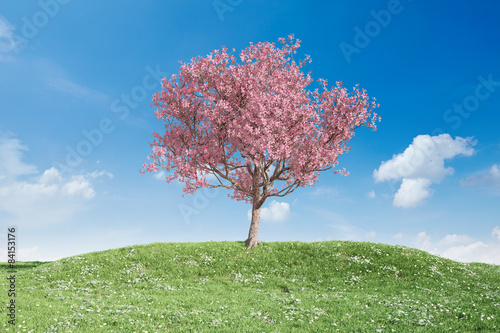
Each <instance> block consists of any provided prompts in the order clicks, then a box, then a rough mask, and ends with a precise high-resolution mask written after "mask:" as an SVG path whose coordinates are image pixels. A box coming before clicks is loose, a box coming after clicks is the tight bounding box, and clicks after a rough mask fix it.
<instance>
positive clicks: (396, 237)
mask: <svg viewBox="0 0 500 333" xmlns="http://www.w3.org/2000/svg"><path fill="white" fill-rule="evenodd" d="M393 237H394V238H395V239H402V238H403V237H404V235H403V233H401V232H398V233H397V234H395V235H394V236H393Z"/></svg>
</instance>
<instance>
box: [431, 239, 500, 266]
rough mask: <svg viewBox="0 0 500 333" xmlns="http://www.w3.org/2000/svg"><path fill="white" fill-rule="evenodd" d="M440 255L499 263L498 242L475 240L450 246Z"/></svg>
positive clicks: (459, 259)
mask: <svg viewBox="0 0 500 333" xmlns="http://www.w3.org/2000/svg"><path fill="white" fill-rule="evenodd" d="M441 256H443V257H445V258H448V259H452V260H455V261H460V262H483V263H487V264H495V265H500V244H485V243H483V242H480V241H479V242H475V243H472V244H469V245H460V246H454V247H450V248H449V249H447V250H445V251H443V253H441Z"/></svg>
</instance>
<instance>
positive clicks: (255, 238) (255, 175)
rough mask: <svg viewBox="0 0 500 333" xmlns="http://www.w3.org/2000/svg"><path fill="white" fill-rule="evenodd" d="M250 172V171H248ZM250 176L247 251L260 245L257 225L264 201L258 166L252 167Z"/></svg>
mask: <svg viewBox="0 0 500 333" xmlns="http://www.w3.org/2000/svg"><path fill="white" fill-rule="evenodd" d="M249 171H252V170H249ZM251 175H252V183H253V184H252V190H253V196H252V222H251V223H250V230H249V231H248V238H247V240H246V241H245V244H246V245H247V250H248V249H250V248H252V247H254V246H257V245H262V243H261V242H260V241H259V225H260V208H261V207H262V204H263V203H264V201H265V200H266V198H265V197H262V195H261V193H260V187H259V182H260V168H259V167H258V166H256V165H255V166H254V170H253V171H252V172H251Z"/></svg>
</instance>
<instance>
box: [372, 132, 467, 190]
mask: <svg viewBox="0 0 500 333" xmlns="http://www.w3.org/2000/svg"><path fill="white" fill-rule="evenodd" d="M473 145H475V142H474V141H472V138H461V137H458V136H457V137H456V138H455V139H452V138H451V136H450V135H449V134H441V135H437V136H430V135H418V136H416V137H415V138H414V139H413V142H412V143H411V144H410V145H409V146H408V148H406V149H405V151H404V152H403V153H401V154H398V155H394V156H393V157H392V159H390V160H388V161H385V162H382V164H381V165H380V167H379V168H378V170H375V171H373V177H374V178H375V182H383V181H387V180H392V179H394V180H398V179H401V178H427V179H430V180H431V181H432V182H434V183H439V182H440V181H441V180H443V178H444V177H445V176H447V175H452V174H453V172H454V170H453V168H451V167H448V168H445V167H444V160H445V159H451V158H453V157H455V156H458V155H464V156H471V155H472V154H474V149H473V148H472V146H473Z"/></svg>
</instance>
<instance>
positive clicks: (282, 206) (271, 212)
mask: <svg viewBox="0 0 500 333" xmlns="http://www.w3.org/2000/svg"><path fill="white" fill-rule="evenodd" d="M247 216H248V219H249V220H252V210H251V209H249V210H248V212H247ZM289 217H290V205H289V204H288V203H286V202H277V201H276V200H273V201H271V203H270V204H269V207H262V208H261V210H260V219H261V220H262V221H270V222H281V221H285V220H286V219H288V218H289Z"/></svg>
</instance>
